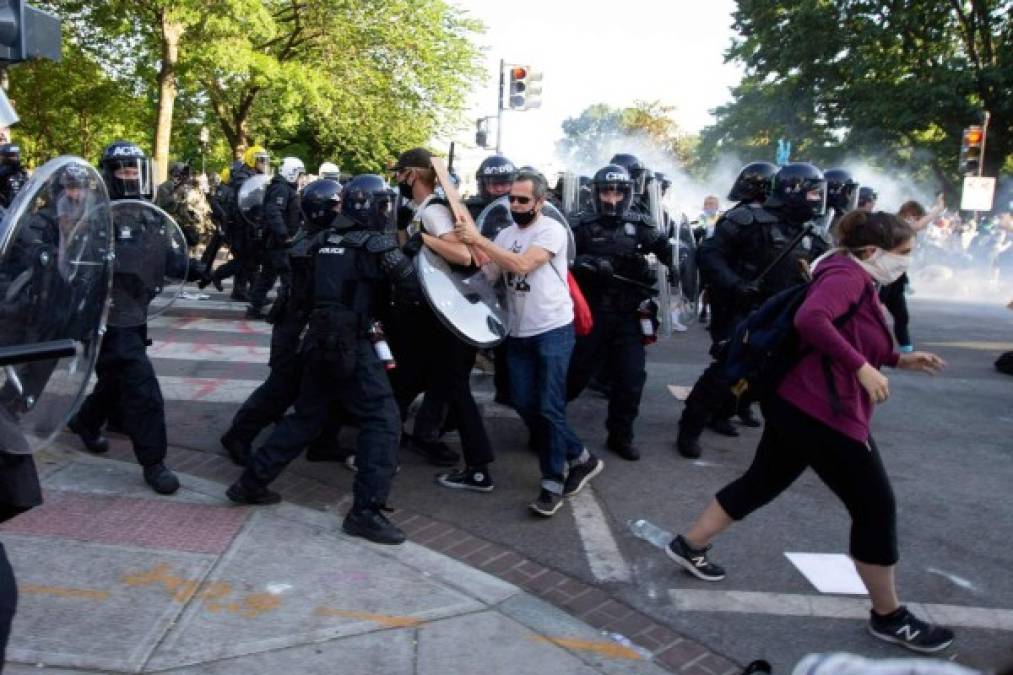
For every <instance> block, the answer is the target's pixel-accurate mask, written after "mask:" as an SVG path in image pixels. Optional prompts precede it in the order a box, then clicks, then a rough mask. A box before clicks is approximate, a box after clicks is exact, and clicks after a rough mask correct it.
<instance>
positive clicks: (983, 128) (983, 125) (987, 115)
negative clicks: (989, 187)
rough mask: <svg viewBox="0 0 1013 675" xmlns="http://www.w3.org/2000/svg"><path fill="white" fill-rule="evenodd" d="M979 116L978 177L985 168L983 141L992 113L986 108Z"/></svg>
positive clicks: (985, 138)
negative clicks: (979, 156) (979, 151)
mask: <svg viewBox="0 0 1013 675" xmlns="http://www.w3.org/2000/svg"><path fill="white" fill-rule="evenodd" d="M981 117H982V123H981V161H980V162H978V177H979V178H980V177H981V172H982V171H983V170H984V168H985V141H987V140H988V123H989V121H990V120H991V119H992V113H990V112H989V111H987V110H986V111H985V113H984V114H983V115H982V116H981Z"/></svg>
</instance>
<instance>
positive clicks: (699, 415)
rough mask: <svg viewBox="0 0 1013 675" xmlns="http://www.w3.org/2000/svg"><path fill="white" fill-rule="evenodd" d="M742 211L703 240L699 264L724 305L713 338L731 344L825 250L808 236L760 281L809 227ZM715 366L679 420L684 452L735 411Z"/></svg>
mask: <svg viewBox="0 0 1013 675" xmlns="http://www.w3.org/2000/svg"><path fill="white" fill-rule="evenodd" d="M771 203H772V201H771V200H768V201H767V202H766V204H765V205H764V207H763V208H754V207H749V206H745V207H739V208H736V209H733V210H732V211H729V213H728V214H726V217H725V218H724V219H722V220H721V221H720V223H719V224H718V225H717V226H716V227H715V229H714V236H713V237H711V238H710V239H708V240H705V242H704V243H703V245H702V246H701V249H700V251H699V253H698V256H697V260H698V263H699V265H700V271H701V275H703V277H704V279H706V282H707V284H708V288H710V289H712V292H714V293H717V295H718V297H720V301H719V302H718V304H717V305H716V307H718V308H720V313H718V312H716V313H715V314H714V317H713V319H712V321H711V337H712V339H713V340H714V341H715V344H717V343H718V342H720V341H722V340H725V339H727V338H728V337H729V336H730V334H731V332H732V330H733V329H734V328H735V325H736V324H737V323H738V322H739V321H741V320H742V319H743V318H745V316H746V315H748V314H749V312H750V311H751V310H752V309H753V308H755V307H757V306H758V305H760V304H762V303H763V301H765V300H766V299H767V298H770V297H772V296H774V295H776V294H777V293H779V292H781V291H783V290H784V289H786V288H788V287H790V286H793V285H795V284H798V283H801V282H803V281H805V278H806V277H805V273H804V272H803V265H802V263H809V262H812V261H813V260H814V259H816V258H817V257H819V256H820V255H822V254H823V253H825V252H826V251H827V245H826V243H825V242H824V241H823V239H821V238H820V237H819V236H818V235H816V234H810V235H807V236H806V237H804V238H803V239H802V240H801V241H800V242H799V243H798V244H797V245H796V246H795V248H794V249H792V251H791V252H790V253H789V254H788V255H787V256H786V257H785V258H784V259H782V260H781V262H779V263H778V264H777V265H776V266H775V267H774V268H773V269H771V270H770V271H769V272H767V274H766V275H765V276H764V277H763V278H762V279H760V280H759V281H757V277H759V275H760V274H761V273H763V272H764V270H766V269H767V267H768V266H769V265H770V264H771V263H773V262H774V260H775V259H776V258H777V256H778V255H779V254H780V253H781V252H782V251H783V250H784V249H785V248H786V247H787V246H789V245H790V243H791V242H792V241H793V240H794V239H795V237H796V236H797V235H798V234H800V233H801V232H802V231H803V229H804V228H805V223H804V222H800V221H799V219H798V218H797V217H795V216H793V215H792V214H791V213H790V212H789V211H788V210H786V209H784V208H782V207H780V206H771ZM720 371H721V366H720V364H719V363H718V362H717V361H715V362H714V363H712V364H711V365H710V366H708V368H707V369H706V370H705V371H704V372H703V374H702V375H701V376H700V379H698V380H697V381H696V383H695V384H694V385H693V389H692V390H691V391H690V394H689V396H688V397H687V398H686V402H685V408H684V409H683V412H682V417H681V419H680V420H679V439H680V440H679V443H680V449H682V448H683V444H685V443H691V442H692V443H695V440H696V438H698V437H699V436H700V434H701V433H702V432H703V429H704V427H705V426H706V425H707V423H708V422H709V421H710V420H711V419H712V417H714V418H724V419H727V418H728V417H731V415H732V414H733V413H734V412H735V410H736V402H735V399H734V397H733V396H732V394H731V391H730V383H728V382H726V381H725V380H724V378H723V377H722V376H721V372H720Z"/></svg>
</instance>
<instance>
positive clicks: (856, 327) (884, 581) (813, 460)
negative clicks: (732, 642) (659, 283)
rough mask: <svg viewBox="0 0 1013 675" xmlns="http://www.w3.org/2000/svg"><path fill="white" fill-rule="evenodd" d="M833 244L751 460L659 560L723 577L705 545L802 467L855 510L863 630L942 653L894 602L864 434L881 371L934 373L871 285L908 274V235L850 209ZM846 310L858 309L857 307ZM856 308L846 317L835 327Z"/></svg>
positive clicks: (891, 541) (881, 501)
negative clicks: (898, 335)
mask: <svg viewBox="0 0 1013 675" xmlns="http://www.w3.org/2000/svg"><path fill="white" fill-rule="evenodd" d="M838 228H839V232H840V248H839V249H837V250H836V251H834V252H833V253H831V254H829V256H828V257H826V258H825V259H823V260H822V261H821V262H819V264H818V265H817V268H816V271H815V276H814V279H813V282H812V284H811V285H810V287H809V290H808V292H807V294H806V299H805V301H804V302H803V303H802V306H801V307H800V308H799V310H798V312H797V313H796V315H795V329H796V331H797V333H798V335H799V338H800V343H801V344H800V350H801V351H800V358H799V360H798V362H797V363H796V364H795V366H794V367H793V368H792V369H791V371H790V372H789V373H788V374H787V375H786V377H785V378H784V380H783V381H782V382H781V384H780V387H779V388H778V390H777V393H776V394H775V395H773V396H771V397H770V398H769V399H768V400H766V401H763V402H762V404H761V406H762V409H763V416H764V418H765V419H766V426H765V428H764V431H763V437H762V438H761V439H760V444H759V446H758V447H757V448H756V455H755V457H754V458H753V463H752V465H751V466H750V467H749V469H748V470H747V471H746V473H745V474H743V475H742V476H741V477H739V478H738V479H736V480H734V481H732V482H731V483H729V484H728V485H726V486H725V487H724V488H722V489H721V490H719V491H718V493H717V495H716V496H715V498H714V499H713V500H712V501H711V503H710V504H709V505H708V506H707V508H706V509H705V510H704V512H703V513H702V514H701V515H700V517H699V518H698V519H697V521H696V523H694V525H693V526H692V527H691V528H690V529H689V530H688V531H687V532H686V534H685V535H679V536H677V537H676V538H675V539H674V540H672V542H671V543H670V544H669V546H668V548H667V549H666V553H667V554H668V556H669V557H670V558H672V559H673V560H674V561H675V562H676V563H678V564H679V565H680V566H682V567H683V568H685V569H686V570H687V571H689V572H690V573H691V574H693V575H694V576H696V577H698V578H700V579H704V580H706V581H719V580H721V579H723V578H724V576H725V572H724V570H723V569H722V568H721V567H720V566H719V565H717V564H715V563H714V562H712V561H710V560H709V559H708V557H707V551H708V549H709V548H710V542H711V540H712V539H713V538H714V537H716V536H717V535H718V534H720V533H721V532H723V531H724V530H725V529H727V528H728V527H729V526H730V525H731V524H732V523H733V522H734V521H736V520H742V519H743V518H745V517H746V516H747V515H749V514H750V513H752V512H753V511H755V510H756V509H758V508H760V507H761V506H763V505H765V504H767V503H769V502H770V501H771V500H773V499H774V498H775V497H777V496H778V495H779V494H781V492H783V491H784V490H785V489H787V488H788V486H789V485H791V484H792V483H793V482H794V481H795V479H797V478H798V477H799V476H800V475H802V472H804V471H805V469H806V468H807V467H812V469H813V471H815V472H816V475H818V476H819V477H820V479H821V480H822V481H823V482H824V483H826V484H827V486H828V487H829V488H830V489H831V490H832V491H833V492H834V494H836V495H837V496H838V497H839V498H840V499H841V501H842V502H844V505H845V506H846V507H847V509H848V513H849V514H850V515H851V544H850V553H851V557H852V559H853V560H854V561H855V567H856V568H857V569H858V573H859V575H860V576H861V577H862V581H863V582H864V583H865V586H866V588H867V589H868V591H869V596H870V599H871V600H872V612H871V614H870V619H869V631H870V632H871V633H872V634H873V635H874V636H876V637H878V638H880V639H883V640H886V641H888V642H894V643H897V644H900V645H903V646H905V647H907V648H909V649H912V650H915V651H919V652H935V651H939V650H942V649H945V648H946V647H947V646H949V644H950V643H951V642H952V641H953V632H952V631H950V630H949V629H948V628H943V627H941V626H934V625H932V624H929V623H927V622H925V621H922V620H921V619H918V618H917V617H915V616H914V615H913V614H911V612H909V611H908V610H907V609H906V608H905V607H904V606H903V605H901V604H900V601H899V600H898V599H897V591H896V587H895V585H894V568H895V566H896V564H897V559H898V553H897V516H896V504H895V502H894V496H893V489H892V488H891V487H890V479H889V478H888V477H887V475H886V470H885V469H884V467H883V462H882V460H881V459H880V456H879V450H878V449H877V448H876V444H875V442H874V441H873V439H872V436H870V434H869V424H870V422H871V419H872V413H873V409H874V407H875V404H877V403H882V402H883V401H885V400H886V399H887V398H888V397H889V395H890V387H889V381H888V380H887V378H886V377H884V376H883V375H882V374H881V373H880V372H879V369H880V368H881V367H882V366H890V367H895V368H904V369H910V370H921V371H924V372H928V373H936V372H938V371H939V369H940V368H942V367H943V365H944V363H943V361H942V359H940V358H939V357H938V356H936V355H935V354H929V353H927V352H913V353H909V354H898V353H897V352H896V351H894V346H893V344H894V343H893V337H892V336H891V334H890V330H889V328H888V327H887V325H886V322H885V320H884V318H883V306H882V305H881V304H880V301H879V296H878V294H877V292H876V286H877V285H886V284H889V283H891V282H893V281H895V280H896V279H898V278H899V277H900V276H901V275H902V274H904V272H905V270H906V269H907V266H908V264H909V263H910V259H911V250H912V248H913V246H914V231H913V230H912V228H911V226H910V225H909V224H907V223H906V222H905V221H903V220H901V219H900V218H897V217H896V216H894V215H891V214H888V213H884V212H881V211H880V212H876V213H868V212H865V211H853V212H852V213H849V214H848V215H846V216H845V217H844V218H842V219H841V221H840V223H839V224H838ZM852 310H853V311H852ZM849 312H850V313H851V318H850V319H848V320H846V321H843V322H841V321H838V323H839V324H840V325H838V326H835V325H834V321H835V320H838V319H840V318H841V317H843V316H844V315H846V314H849Z"/></svg>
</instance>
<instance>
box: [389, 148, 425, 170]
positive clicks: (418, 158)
mask: <svg viewBox="0 0 1013 675" xmlns="http://www.w3.org/2000/svg"><path fill="white" fill-rule="evenodd" d="M432 166H433V155H432V153H431V152H429V151H428V150H426V149H425V148H412V149H411V150H405V151H404V152H402V153H401V155H400V156H399V157H398V158H397V164H395V165H394V167H393V169H392V171H401V170H402V169H431V168H432Z"/></svg>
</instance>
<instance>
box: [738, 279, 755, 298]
mask: <svg viewBox="0 0 1013 675" xmlns="http://www.w3.org/2000/svg"><path fill="white" fill-rule="evenodd" d="M735 295H736V296H737V297H738V298H739V299H740V300H742V301H743V302H756V301H757V300H759V299H760V284H758V283H757V282H755V281H740V282H738V283H737V284H735Z"/></svg>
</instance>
